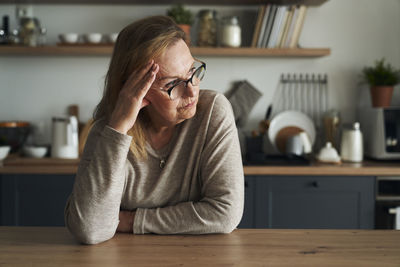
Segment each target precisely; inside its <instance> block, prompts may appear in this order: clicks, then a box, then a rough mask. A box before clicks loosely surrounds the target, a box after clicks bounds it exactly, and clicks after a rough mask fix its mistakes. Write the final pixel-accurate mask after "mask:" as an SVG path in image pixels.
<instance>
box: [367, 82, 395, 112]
mask: <svg viewBox="0 0 400 267" xmlns="http://www.w3.org/2000/svg"><path fill="white" fill-rule="evenodd" d="M370 89H371V100H372V106H373V107H376V108H378V107H390V102H391V101H392V95H393V86H371V88H370Z"/></svg>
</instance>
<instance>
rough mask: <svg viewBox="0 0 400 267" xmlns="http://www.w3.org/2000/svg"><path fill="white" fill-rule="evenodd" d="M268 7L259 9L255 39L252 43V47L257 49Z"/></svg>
mask: <svg viewBox="0 0 400 267" xmlns="http://www.w3.org/2000/svg"><path fill="white" fill-rule="evenodd" d="M266 7H267V6H265V5H262V6H260V7H259V8H258V14H257V20H256V25H255V27H254V33H253V39H252V41H251V47H257V41H258V38H259V36H260V31H261V26H262V22H263V18H264V14H265V9H266Z"/></svg>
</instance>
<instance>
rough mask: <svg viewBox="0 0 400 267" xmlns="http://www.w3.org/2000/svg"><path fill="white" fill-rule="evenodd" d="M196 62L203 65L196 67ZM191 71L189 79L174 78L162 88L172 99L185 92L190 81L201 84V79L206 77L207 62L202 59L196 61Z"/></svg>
mask: <svg viewBox="0 0 400 267" xmlns="http://www.w3.org/2000/svg"><path fill="white" fill-rule="evenodd" d="M196 64H197V65H199V64H201V65H200V66H198V67H196ZM190 73H193V74H192V76H190V78H189V79H188V80H186V81H183V80H179V79H176V80H173V81H172V82H169V83H167V84H166V85H164V86H163V87H162V88H160V89H161V90H163V91H165V92H166V93H168V96H169V98H170V99H171V100H175V99H178V98H179V97H181V96H182V95H183V94H184V93H185V90H186V88H187V86H188V84H189V82H190V83H191V84H192V85H193V86H198V85H199V84H200V82H201V80H203V78H204V74H205V73H206V63H204V62H202V61H198V62H195V64H194V65H193V67H192V69H191V71H190Z"/></svg>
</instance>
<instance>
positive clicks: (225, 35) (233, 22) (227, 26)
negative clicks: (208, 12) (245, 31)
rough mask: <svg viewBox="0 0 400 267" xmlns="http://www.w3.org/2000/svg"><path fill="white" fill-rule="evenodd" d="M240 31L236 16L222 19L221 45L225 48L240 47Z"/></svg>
mask: <svg viewBox="0 0 400 267" xmlns="http://www.w3.org/2000/svg"><path fill="white" fill-rule="evenodd" d="M241 42H242V31H241V28H240V25H239V20H238V18H237V17H236V16H232V17H225V18H223V19H222V29H221V45H222V46H227V47H240V45H241Z"/></svg>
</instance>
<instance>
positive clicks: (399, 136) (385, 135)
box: [359, 107, 400, 159]
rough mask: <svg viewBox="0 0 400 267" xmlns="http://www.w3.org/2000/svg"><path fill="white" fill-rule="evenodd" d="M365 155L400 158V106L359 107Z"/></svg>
mask: <svg viewBox="0 0 400 267" xmlns="http://www.w3.org/2000/svg"><path fill="white" fill-rule="evenodd" d="M359 118H360V122H361V129H362V131H363V133H364V140H365V142H364V145H365V155H366V156H368V157H371V158H375V159H400V107H388V108H372V107H363V108H360V109H359Z"/></svg>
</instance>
